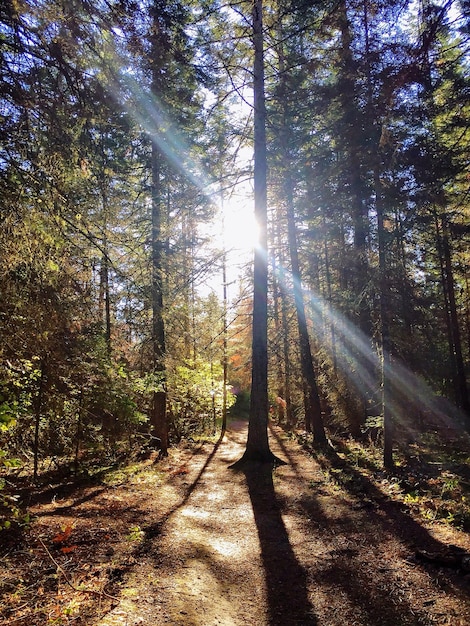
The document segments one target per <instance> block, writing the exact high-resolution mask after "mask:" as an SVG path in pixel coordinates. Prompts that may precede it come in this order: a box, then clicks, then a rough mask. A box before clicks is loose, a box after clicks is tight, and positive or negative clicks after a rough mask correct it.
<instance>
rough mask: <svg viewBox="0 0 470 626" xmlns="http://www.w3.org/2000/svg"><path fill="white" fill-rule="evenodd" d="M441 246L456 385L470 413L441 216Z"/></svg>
mask: <svg viewBox="0 0 470 626" xmlns="http://www.w3.org/2000/svg"><path fill="white" fill-rule="evenodd" d="M441 248H442V255H443V270H444V271H443V283H444V284H443V287H444V290H445V293H446V294H447V305H448V318H449V323H450V339H451V345H450V351H451V353H452V356H453V361H454V364H455V378H454V387H455V394H456V399H457V403H458V405H459V406H460V408H461V409H463V410H464V411H465V412H466V413H467V414H470V401H469V397H468V389H467V380H466V372H465V364H464V360H463V354H462V340H461V336H460V325H459V318H458V313H457V303H456V300H455V285H454V274H453V269H452V252H451V247H450V241H449V233H448V227H447V223H446V218H445V217H444V216H442V217H441Z"/></svg>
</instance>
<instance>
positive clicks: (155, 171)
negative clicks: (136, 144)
mask: <svg viewBox="0 0 470 626" xmlns="http://www.w3.org/2000/svg"><path fill="white" fill-rule="evenodd" d="M160 160H161V154H160V151H159V149H158V146H157V145H156V143H155V140H154V141H153V142H152V164H151V167H152V344H153V368H154V373H155V378H156V381H155V382H156V388H155V391H154V392H153V398H152V413H151V418H150V424H151V428H152V435H153V436H155V437H157V438H158V439H159V440H160V443H159V445H160V455H161V456H167V454H168V424H167V419H166V380H165V379H166V376H165V325H164V320H163V247H164V242H163V240H162V202H161V195H162V192H161V173H160V170H161V164H160Z"/></svg>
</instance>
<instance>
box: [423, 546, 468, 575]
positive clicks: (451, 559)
mask: <svg viewBox="0 0 470 626" xmlns="http://www.w3.org/2000/svg"><path fill="white" fill-rule="evenodd" d="M416 558H418V559H420V560H421V561H426V562H427V563H433V564H434V565H441V566H443V567H454V568H456V569H461V570H463V571H464V572H466V573H467V572H470V554H469V553H468V552H465V551H464V550H447V551H445V552H428V551H427V550H419V549H418V550H416Z"/></svg>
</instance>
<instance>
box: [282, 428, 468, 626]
mask: <svg viewBox="0 0 470 626" xmlns="http://www.w3.org/2000/svg"><path fill="white" fill-rule="evenodd" d="M271 434H272V435H273V437H274V438H275V439H276V441H277V443H278V445H279V447H280V449H281V450H282V451H283V453H284V454H285V456H286V457H287V459H288V460H289V463H290V464H291V466H292V467H293V469H294V471H295V472H296V474H297V475H298V477H299V478H301V472H300V471H299V469H298V467H297V466H296V464H295V460H294V459H293V457H292V455H291V454H290V453H289V450H288V449H287V447H286V446H285V445H284V443H283V441H282V438H281V437H279V435H278V433H276V431H275V429H274V428H271ZM308 453H309V454H310V455H311V456H312V457H313V458H314V459H315V460H316V461H317V463H318V464H319V466H320V467H321V468H322V470H323V471H324V472H330V471H331V470H332V469H333V470H336V472H335V473H334V480H335V482H336V483H337V484H338V485H339V486H341V487H342V488H343V489H344V491H345V492H346V493H348V494H349V496H352V498H353V501H354V499H356V502H355V503H354V504H353V507H352V510H351V514H352V515H351V519H350V518H349V515H348V514H346V515H345V516H344V517H343V518H342V519H340V520H335V521H333V522H332V520H330V519H328V517H327V516H326V515H325V514H324V512H323V511H322V507H321V505H320V503H319V501H318V498H317V497H315V489H314V488H312V495H311V496H307V497H303V498H301V499H299V500H298V502H299V504H300V505H301V507H302V508H303V509H304V511H305V513H306V517H308V519H309V520H310V523H313V524H315V526H316V530H317V532H321V533H325V534H327V533H329V532H331V531H332V530H333V531H334V528H333V529H332V525H333V526H337V527H338V526H339V527H340V529H341V533H342V534H344V536H347V534H348V532H349V530H348V529H350V530H351V535H350V539H351V545H353V543H354V541H355V540H354V541H353V537H354V535H356V536H357V531H358V530H359V532H360V534H361V535H362V536H364V537H368V538H369V542H368V545H367V546H365V547H366V548H371V549H374V550H375V551H376V553H377V563H376V564H375V565H374V566H372V567H370V566H369V567H368V568H365V567H364V565H363V564H362V563H361V550H362V549H363V548H362V547H361V545H360V543H359V544H358V545H357V549H355V550H354V549H346V550H342V549H335V548H333V549H332V550H331V552H330V554H329V555H328V559H327V560H326V562H325V566H324V567H321V568H320V570H319V571H318V574H317V575H316V578H317V581H316V582H317V584H318V585H322V584H326V585H331V586H334V587H335V588H336V589H337V591H338V593H342V594H345V595H346V596H347V597H348V598H349V601H350V602H352V603H353V604H354V606H356V607H357V609H358V611H360V612H361V613H362V614H363V615H365V616H366V619H367V620H368V621H367V623H368V624H371V625H372V624H377V625H380V626H387V625H390V626H392V625H393V626H396V625H402V624H403V625H405V624H406V625H412V624H413V625H414V624H416V625H417V624H425V623H429V620H428V617H427V612H426V610H425V609H423V608H421V610H419V609H417V607H412V606H411V605H410V604H409V602H408V601H407V600H406V599H405V598H404V597H403V595H402V592H401V591H400V585H399V584H397V581H394V575H393V573H392V571H391V570H390V571H389V570H388V567H387V563H386V562H385V561H386V560H382V559H381V554H382V553H384V552H386V546H385V545H384V544H382V541H384V542H385V543H386V541H387V539H386V538H387V536H391V537H395V538H397V539H398V540H399V541H400V542H401V543H402V544H403V545H404V546H405V548H406V550H408V556H406V554H405V555H404V556H403V559H404V560H405V559H406V560H407V561H408V564H409V565H410V566H413V567H416V568H419V569H420V570H422V571H425V572H426V573H427V574H430V577H431V580H433V581H434V583H435V584H436V586H437V588H442V587H443V586H445V588H446V592H447V593H450V594H452V595H454V596H455V597H457V598H459V599H460V600H462V601H464V600H465V601H468V582H467V581H466V580H465V577H464V576H462V575H460V573H459V572H457V571H455V570H448V571H443V570H442V569H439V570H438V571H437V570H436V568H435V567H434V566H432V565H431V566H430V565H429V564H426V563H424V562H422V561H420V560H419V559H417V558H416V556H415V555H416V554H417V552H419V551H420V550H426V551H431V552H437V553H445V552H446V550H447V548H448V546H447V545H446V544H444V543H443V542H441V541H439V539H437V538H436V537H434V536H433V535H432V534H431V533H430V531H428V529H426V528H425V527H424V526H423V525H421V524H420V523H419V521H417V520H416V519H414V518H413V517H412V516H411V515H410V514H408V513H407V512H406V511H404V510H403V508H402V505H401V503H399V502H395V501H393V499H392V498H390V497H389V496H388V495H387V494H385V493H383V492H382V491H381V490H380V489H379V488H378V487H377V486H376V485H375V484H374V483H373V481H372V480H370V479H369V478H368V477H367V476H365V475H364V474H362V473H361V472H360V471H358V470H357V469H355V468H354V467H353V466H352V465H351V464H350V463H349V462H348V461H347V459H343V458H342V457H340V456H339V455H338V454H337V453H336V451H335V450H333V449H329V450H328V451H326V452H325V450H324V449H323V450H315V448H314V447H313V446H311V447H309V449H308ZM339 498H340V496H339ZM357 516H360V520H361V521H360V522H359V524H360V526H358V518H357ZM390 585H391V587H392V589H393V588H395V592H394V593H390V592H389V593H388V594H385V593H382V594H381V595H378V593H379V592H380V588H381V586H382V587H383V588H384V589H386V588H387V587H390Z"/></svg>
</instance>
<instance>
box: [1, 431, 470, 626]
mask: <svg viewBox="0 0 470 626" xmlns="http://www.w3.org/2000/svg"><path fill="white" fill-rule="evenodd" d="M270 430H271V436H270V441H271V448H272V450H273V452H274V453H275V454H276V455H277V456H279V457H281V458H282V459H284V460H285V461H286V462H287V463H286V465H283V466H280V467H278V468H276V469H275V470H274V472H273V471H272V468H270V467H269V466H267V467H263V466H259V465H258V466H257V467H253V468H249V469H247V470H246V471H244V472H235V471H233V470H230V469H229V466H230V465H231V464H232V463H234V462H235V461H236V460H237V459H239V458H240V456H241V455H242V452H243V449H244V443H245V439H246V423H243V422H233V423H232V424H231V425H230V428H229V430H228V432H227V433H226V435H225V437H224V439H223V440H222V441H219V442H218V443H216V444H214V443H202V444H191V445H189V444H186V445H184V446H179V447H178V448H176V449H173V450H171V451H170V456H169V457H168V458H167V459H165V460H163V461H159V462H154V459H148V460H145V461H141V462H139V463H135V464H134V465H132V466H129V467H127V468H124V469H122V470H119V471H114V472H113V473H112V474H108V475H106V476H103V477H102V478H101V479H100V480H95V481H94V482H93V483H91V484H84V485H76V484H70V485H68V486H65V487H64V486H57V487H55V486H53V485H51V486H50V487H49V488H47V489H42V490H40V491H38V492H37V493H36V494H35V496H34V499H33V500H32V502H31V506H30V510H31V513H32V514H33V515H34V521H33V522H32V524H31V525H30V527H29V529H28V530H27V531H26V532H25V533H24V534H23V536H22V538H21V539H18V537H16V538H15V539H14V540H13V538H11V539H10V543H7V542H6V540H5V535H4V537H3V538H4V543H5V545H3V546H2V550H1V556H2V558H1V561H0V578H1V583H0V586H1V590H2V600H1V607H0V608H1V614H0V624H1V625H2V626H6V625H8V626H44V625H52V624H55V625H65V624H74V625H87V626H137V625H142V626H158V625H160V624H172V625H193V626H213V625H214V626H215V625H223V626H239V625H240V626H241V625H245V624H248V625H253V626H268V625H269V626H274V625H276V626H289V625H301V624H305V625H314V624H315V625H319V626H355V625H357V626H375V625H377V626H405V625H434V624H446V625H449V626H467V625H468V624H470V594H469V591H470V575H469V574H468V573H467V572H468V569H467V568H466V566H465V563H466V561H465V555H466V551H468V552H470V537H469V535H468V534H467V533H464V532H462V531H459V530H457V529H455V528H453V527H451V526H450V525H449V524H441V523H436V522H434V523H431V522H429V523H426V522H424V521H423V520H422V519H420V518H418V516H416V515H414V514H413V511H411V510H410V509H409V508H407V507H405V506H404V505H403V502H399V501H397V500H396V498H394V494H393V489H392V488H391V483H390V481H388V480H387V478H386V476H385V475H384V480H383V485H381V484H380V482H379V483H377V482H376V483H374V484H372V483H369V482H368V481H367V479H366V478H365V477H364V474H360V472H358V475H357V480H356V479H355V475H354V472H355V471H356V470H355V469H354V468H349V470H348V471H349V473H348V476H349V477H350V480H348V481H345V480H343V481H335V480H332V476H334V473H335V472H337V473H338V474H341V473H342V472H343V470H344V469H345V468H344V459H343V458H342V456H341V455H340V454H334V453H331V455H328V454H325V455H323V456H322V455H317V458H312V456H311V455H309V454H307V453H306V452H305V451H304V450H303V449H302V448H301V447H300V446H299V445H298V444H297V443H296V442H295V441H293V440H292V439H290V438H288V437H287V436H286V435H285V433H284V432H283V431H282V430H281V429H279V428H278V427H276V426H274V425H271V426H270ZM351 477H352V478H351ZM0 539H1V538H0ZM423 555H424V556H429V557H430V558H428V559H427V558H423ZM433 555H438V557H439V558H434V556H433ZM446 555H447V556H446ZM449 555H450V556H449ZM456 555H457V557H456ZM460 555H463V558H462V559H460ZM441 556H442V558H440V557H441ZM447 557H449V558H447ZM446 559H447V560H446Z"/></svg>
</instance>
